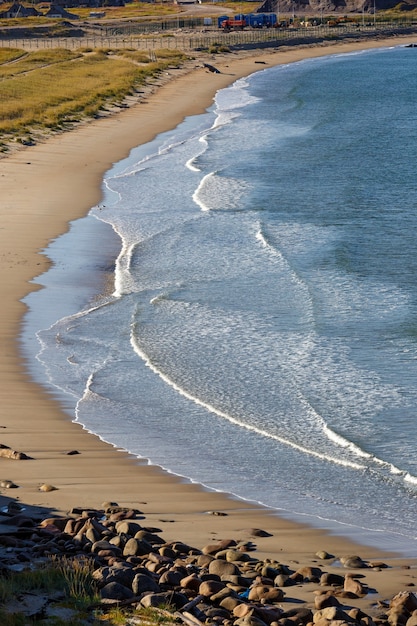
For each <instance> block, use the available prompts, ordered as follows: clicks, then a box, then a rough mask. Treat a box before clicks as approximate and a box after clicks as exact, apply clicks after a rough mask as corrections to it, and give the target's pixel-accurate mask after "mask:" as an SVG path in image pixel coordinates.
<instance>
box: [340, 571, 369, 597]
mask: <svg viewBox="0 0 417 626" xmlns="http://www.w3.org/2000/svg"><path fill="white" fill-rule="evenodd" d="M343 589H344V591H347V592H349V593H350V594H353V595H354V596H356V597H357V598H360V597H361V596H364V595H366V589H365V587H364V586H363V585H362V583H360V582H359V580H355V578H353V576H351V575H350V574H348V575H346V577H345V581H344V584H343Z"/></svg>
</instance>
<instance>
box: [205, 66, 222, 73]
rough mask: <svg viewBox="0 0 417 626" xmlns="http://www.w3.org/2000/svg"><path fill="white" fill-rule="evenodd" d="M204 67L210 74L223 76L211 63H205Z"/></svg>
mask: <svg viewBox="0 0 417 626" xmlns="http://www.w3.org/2000/svg"><path fill="white" fill-rule="evenodd" d="M203 65H204V67H206V68H207V69H208V70H209V71H210V72H213V73H214V74H221V71H220V70H218V69H217V67H214V65H210V63H203Z"/></svg>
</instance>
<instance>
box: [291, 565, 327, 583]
mask: <svg viewBox="0 0 417 626" xmlns="http://www.w3.org/2000/svg"><path fill="white" fill-rule="evenodd" d="M321 575H322V571H321V569H320V568H319V567H310V566H305V567H300V568H299V569H298V570H297V571H296V572H294V574H291V576H290V578H291V579H292V580H295V581H296V582H317V583H318V582H319V581H320V577H321Z"/></svg>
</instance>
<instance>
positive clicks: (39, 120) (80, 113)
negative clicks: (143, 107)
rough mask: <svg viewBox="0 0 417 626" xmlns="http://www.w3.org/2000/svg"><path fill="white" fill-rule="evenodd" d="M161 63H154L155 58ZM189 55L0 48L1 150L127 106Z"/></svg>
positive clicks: (166, 51)
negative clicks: (128, 98) (129, 99)
mask: <svg viewBox="0 0 417 626" xmlns="http://www.w3.org/2000/svg"><path fill="white" fill-rule="evenodd" d="M155 58H156V59H157V60H156V61H155V60H154V59H155ZM185 59H186V56H185V55H184V54H183V53H181V52H178V51H174V50H159V51H158V50H157V51H155V53H154V56H153V57H152V59H151V58H149V56H148V55H147V54H146V53H144V52H138V51H134V50H130V51H129V50H124V51H123V52H120V51H117V53H116V51H112V50H93V51H86V50H78V51H69V50H63V49H59V48H58V49H51V50H43V51H36V52H28V53H26V52H24V51H22V50H14V49H7V48H2V49H0V150H2V151H7V149H8V145H9V144H10V142H12V141H21V142H32V141H33V140H34V139H33V136H36V135H40V134H42V133H45V132H46V131H49V132H50V131H51V130H54V131H62V130H65V129H66V128H68V127H71V125H73V124H74V123H75V122H79V121H81V120H83V119H86V118H89V117H90V118H91V117H94V116H97V115H98V114H99V113H100V111H103V110H104V109H105V108H106V107H108V106H110V105H114V104H117V103H120V102H122V101H123V99H124V98H125V97H126V96H128V95H132V94H134V93H135V91H136V90H137V89H139V88H140V87H141V86H143V85H144V84H146V82H147V81H148V80H149V79H151V78H154V77H156V76H157V75H158V74H159V73H160V72H162V71H163V70H166V69H167V68H169V67H172V66H173V65H174V66H177V65H178V64H179V63H181V62H182V61H184V60H185Z"/></svg>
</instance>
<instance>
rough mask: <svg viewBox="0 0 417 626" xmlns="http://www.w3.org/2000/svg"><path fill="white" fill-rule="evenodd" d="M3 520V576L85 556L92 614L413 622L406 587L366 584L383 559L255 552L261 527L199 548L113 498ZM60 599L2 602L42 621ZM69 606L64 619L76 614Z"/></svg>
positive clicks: (355, 625)
mask: <svg viewBox="0 0 417 626" xmlns="http://www.w3.org/2000/svg"><path fill="white" fill-rule="evenodd" d="M28 511H29V512H28ZM211 514H212V515H222V513H221V512H217V511H215V512H211ZM0 528H1V534H0V568H1V578H3V579H4V578H7V577H8V576H10V575H11V573H12V572H13V573H14V575H16V572H23V571H25V570H28V569H32V570H33V569H36V568H42V567H45V564H47V563H48V562H51V559H54V560H55V561H56V560H57V559H58V560H59V559H65V563H66V565H67V566H69V567H71V566H72V565H73V566H74V567H75V565H76V564H78V563H80V562H82V563H88V568H89V571H90V572H91V575H92V579H93V581H94V584H95V586H96V590H97V593H98V594H99V598H100V599H99V600H98V602H97V604H96V605H95V606H94V607H93V606H92V607H91V615H93V610H96V609H97V608H98V607H99V606H100V605H101V606H102V607H103V606H105V607H108V606H109V605H116V606H119V607H121V606H122V607H124V611H125V614H126V621H125V622H124V623H126V624H128V623H139V622H138V621H137V618H135V619H136V621H134V622H129V615H131V616H133V615H134V614H135V612H136V610H137V609H138V608H140V607H145V608H151V609H154V610H155V611H156V612H157V614H158V615H159V617H160V618H161V616H162V619H163V620H168V619H169V620H174V621H175V622H179V623H183V624H185V625H186V626H202V625H203V624H205V625H210V626H313V625H315V626H344V625H346V626H378V625H380V626H383V625H385V624H386V625H389V626H417V596H416V594H415V593H414V592H413V591H412V590H410V589H406V588H404V590H403V591H401V592H400V593H396V594H395V595H393V596H392V597H387V598H381V597H380V595H379V594H378V590H377V589H375V588H374V587H373V586H370V584H368V581H367V578H368V574H369V573H371V572H373V573H375V572H383V571H384V570H386V569H389V566H388V565H387V564H386V563H385V562H383V561H373V562H372V561H365V560H363V559H362V558H361V557H360V556H358V555H331V554H328V553H327V552H326V551H318V552H317V553H316V554H315V555H311V560H310V563H308V564H306V563H298V562H295V561H293V562H288V563H286V562H279V561H277V560H274V559H268V558H266V559H261V558H258V557H257V555H256V552H257V544H256V542H257V539H259V538H261V537H267V536H270V533H268V532H267V531H264V530H262V529H259V528H249V529H245V530H243V531H242V532H241V533H239V534H240V536H239V537H224V538H221V539H216V540H215V541H213V543H209V544H206V545H204V546H202V547H201V548H196V547H191V546H189V545H187V544H185V543H183V542H182V541H180V540H179V541H169V542H165V540H164V539H163V537H162V536H161V533H162V530H161V529H160V528H155V527H152V526H147V524H146V517H145V516H144V514H143V513H142V512H141V511H139V510H137V509H129V508H125V507H121V506H118V504H117V503H115V502H108V503H103V505H102V508H101V509H99V510H97V509H82V508H79V509H78V508H76V509H72V510H71V511H70V512H69V514H68V515H67V516H58V517H48V518H44V517H42V516H39V515H38V514H37V513H36V512H32V513H31V512H30V509H28V510H27V509H25V508H23V507H22V506H21V505H20V504H18V503H16V502H15V501H10V502H9V504H8V507H7V510H4V509H3V512H2V513H1V514H0ZM8 528H9V529H10V530H8ZM271 539H273V538H272V537H271ZM403 567H404V568H405V567H406V566H403ZM1 578H0V584H1ZM408 586H409V587H413V586H414V583H413V582H409V583H408ZM306 591H307V596H306ZM63 596H64V597H63ZM372 597H374V599H373V600H372ZM306 598H309V599H306ZM364 598H368V600H370V602H369V609H368V610H367V611H366V612H365V611H364V610H363V609H362V608H360V605H358V603H359V602H360V601H361V600H362V599H364ZM63 600H65V594H59V595H58V596H56V594H51V595H50V596H48V594H45V593H43V594H42V593H34V592H30V593H18V594H17V596H16V597H15V598H14V599H13V601H11V602H9V603H7V604H6V607H5V608H6V610H9V611H11V612H13V613H20V614H23V615H24V616H25V618H27V619H28V620H45V619H46V620H47V619H48V616H53V615H56V612H55V613H54V605H59V604H60V603H62V601H63ZM68 611H69V609H67V613H66V619H67V621H68V623H74V624H75V623H79V622H78V621H77V622H75V621H71V613H70V614H68ZM51 619H52V617H51ZM132 619H133V617H132ZM28 623H32V621H30V622H28ZM42 623H48V622H47V621H46V622H44V621H43V622H42ZM50 623H53V622H52V621H51V622H50ZM86 623H88V622H86Z"/></svg>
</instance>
